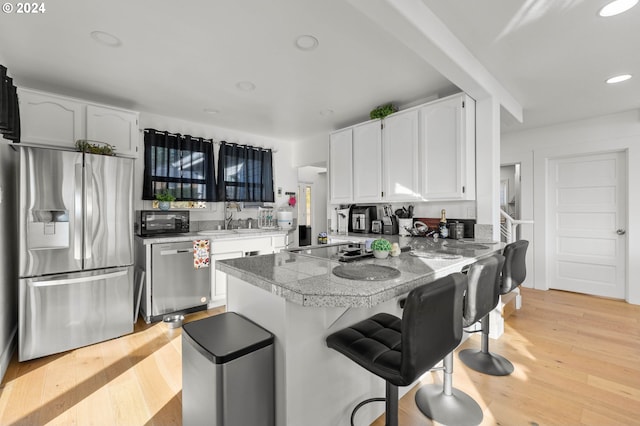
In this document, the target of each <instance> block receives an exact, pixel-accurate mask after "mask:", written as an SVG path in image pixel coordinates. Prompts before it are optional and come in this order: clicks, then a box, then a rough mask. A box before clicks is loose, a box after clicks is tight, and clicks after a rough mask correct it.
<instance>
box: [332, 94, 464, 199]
mask: <svg viewBox="0 0 640 426" xmlns="http://www.w3.org/2000/svg"><path fill="white" fill-rule="evenodd" d="M380 123H382V128H381V126H380ZM475 138H476V135H475V102H474V100H473V99H471V98H470V97H469V96H467V95H466V94H463V93H461V94H456V95H453V96H449V97H447V98H443V99H439V100H437V101H433V102H429V103H427V104H424V105H419V106H416V107H413V108H410V109H407V110H404V111H400V112H396V113H394V114H391V115H389V116H387V117H385V118H384V119H383V120H376V121H369V122H366V123H362V124H358V125H355V126H352V127H349V128H346V129H343V130H338V131H336V132H333V133H332V134H331V137H330V141H329V182H330V183H329V185H330V189H329V191H330V192H329V202H330V204H346V203H371V202H414V201H431V200H438V201H442V200H474V199H475V196H476V175H475V164H476V158H475V146H476V145H475Z"/></svg>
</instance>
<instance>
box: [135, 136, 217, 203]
mask: <svg viewBox="0 0 640 426" xmlns="http://www.w3.org/2000/svg"><path fill="white" fill-rule="evenodd" d="M164 191H168V192H169V193H171V194H173V196H174V197H176V201H218V199H217V192H216V179H215V172H214V160H213V142H212V141H211V140H206V139H203V138H194V137H191V136H189V135H180V134H172V133H169V132H160V131H157V130H155V129H145V133H144V181H143V190H142V199H143V200H154V199H155V196H156V194H158V193H161V192H164Z"/></svg>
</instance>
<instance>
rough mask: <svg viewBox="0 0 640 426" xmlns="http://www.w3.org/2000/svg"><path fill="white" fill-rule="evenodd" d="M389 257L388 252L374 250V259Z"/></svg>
mask: <svg viewBox="0 0 640 426" xmlns="http://www.w3.org/2000/svg"><path fill="white" fill-rule="evenodd" d="M387 256H389V252H388V251H387V250H374V251H373V257H375V258H376V259H386V258H387Z"/></svg>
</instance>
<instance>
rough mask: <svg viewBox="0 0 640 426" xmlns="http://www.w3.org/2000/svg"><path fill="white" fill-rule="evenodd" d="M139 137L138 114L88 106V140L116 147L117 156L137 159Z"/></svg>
mask: <svg viewBox="0 0 640 426" xmlns="http://www.w3.org/2000/svg"><path fill="white" fill-rule="evenodd" d="M139 137H140V136H139V132H138V114H137V113H136V112H133V111H126V110H121V109H116V108H107V107H102V106H97V105H87V139H89V140H92V141H97V142H105V143H108V144H109V145H112V146H114V147H115V149H116V155H122V156H127V157H136V156H137V151H138V140H139Z"/></svg>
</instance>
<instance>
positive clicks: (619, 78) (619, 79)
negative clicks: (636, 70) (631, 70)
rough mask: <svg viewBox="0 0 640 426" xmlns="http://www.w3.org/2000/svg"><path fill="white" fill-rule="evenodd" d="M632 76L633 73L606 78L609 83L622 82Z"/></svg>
mask: <svg viewBox="0 0 640 426" xmlns="http://www.w3.org/2000/svg"><path fill="white" fill-rule="evenodd" d="M630 78H631V74H620V75H616V76H613V77H610V78H608V79H607V80H606V82H607V83H609V84H614V83H621V82H623V81H627V80H629V79H630Z"/></svg>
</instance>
